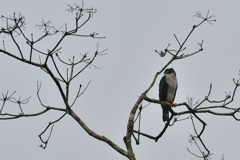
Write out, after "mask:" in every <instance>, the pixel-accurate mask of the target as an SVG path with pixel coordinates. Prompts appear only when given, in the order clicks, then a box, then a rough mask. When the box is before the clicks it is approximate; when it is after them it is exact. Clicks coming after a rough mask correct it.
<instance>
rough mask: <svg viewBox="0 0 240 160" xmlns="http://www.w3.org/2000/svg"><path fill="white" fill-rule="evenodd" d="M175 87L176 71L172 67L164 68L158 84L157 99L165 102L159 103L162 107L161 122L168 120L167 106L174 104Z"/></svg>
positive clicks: (176, 85)
mask: <svg viewBox="0 0 240 160" xmlns="http://www.w3.org/2000/svg"><path fill="white" fill-rule="evenodd" d="M177 87H178V82H177V77H176V72H175V71H174V69H173V68H169V69H166V70H165V71H164V76H163V77H162V79H161V81H160V84H159V99H160V102H165V103H163V104H161V106H162V109H163V122H165V121H169V108H170V107H171V106H172V105H175V106H176V104H175V103H173V101H174V99H175V96H176V92H177Z"/></svg>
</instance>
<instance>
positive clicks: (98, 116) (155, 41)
mask: <svg viewBox="0 0 240 160" xmlns="http://www.w3.org/2000/svg"><path fill="white" fill-rule="evenodd" d="M73 3H76V4H81V1H77V0H75V1H74V0H69V1H59V0H50V1H49V0H41V1H32V0H21V1H17V0H8V1H3V0H1V11H0V15H6V16H10V15H12V14H13V12H16V13H19V12H20V13H21V14H22V15H25V17H26V23H27V26H26V32H27V33H28V35H30V34H31V33H32V32H33V33H35V32H39V30H38V28H35V25H36V24H39V23H40V22H41V19H44V20H46V21H47V20H50V21H51V23H52V24H53V25H55V26H56V27H61V26H63V25H64V24H65V22H67V23H71V22H72V20H74V15H71V14H70V13H68V12H66V11H65V9H66V5H67V4H73ZM85 3H86V6H90V7H93V8H96V9H97V14H94V16H93V18H92V19H91V21H90V22H89V23H88V24H87V25H86V26H85V27H84V28H82V32H81V33H92V32H97V33H99V35H101V36H106V38H105V39H101V40H99V39H82V38H80V39H79V38H76V37H75V38H73V39H70V38H68V39H67V41H66V43H65V46H64V47H65V48H63V50H62V52H61V55H63V57H68V55H75V56H77V55H79V53H85V52H88V51H89V54H90V53H93V52H94V51H95V50H96V45H97V44H99V50H104V49H106V48H107V49H108V50H107V53H108V54H107V55H105V56H101V57H98V58H97V59H96V61H95V63H94V64H95V65H97V66H98V67H100V68H101V69H89V70H87V72H85V73H84V74H83V75H82V76H81V77H80V78H79V83H82V84H83V85H84V86H85V85H86V84H87V82H88V81H89V80H91V84H90V86H89V87H88V89H87V91H86V92H85V93H84V95H83V96H82V97H81V98H80V99H79V101H78V103H77V104H76V105H75V107H74V108H73V109H74V111H76V113H77V114H78V115H79V116H80V117H81V118H82V119H83V121H85V123H86V124H87V125H88V126H89V127H90V128H91V129H93V130H94V131H96V132H97V133H99V134H101V135H104V136H106V137H108V138H110V139H111V140H112V141H114V142H115V143H117V144H118V145H120V146H121V147H123V148H124V149H125V145H124V142H123V137H124V136H125V134H126V125H127V120H128V116H129V114H130V110H131V108H132V106H133V105H134V103H135V101H136V100H137V98H138V96H140V94H141V93H142V92H143V91H144V90H145V89H146V88H147V87H148V86H149V84H150V83H151V81H152V79H153V77H154V74H155V73H156V72H157V71H159V70H160V69H161V68H162V67H163V66H164V65H165V64H166V62H167V61H168V60H169V59H170V58H171V57H170V56H166V57H164V58H161V57H159V56H158V54H156V52H154V51H155V50H156V49H157V50H163V49H165V48H166V46H167V45H168V44H169V43H170V44H171V46H172V47H177V42H176V41H175V39H174V36H173V34H176V35H177V36H178V38H179V40H180V41H182V40H184V38H185V37H186V35H187V34H188V33H189V31H190V30H191V28H192V26H193V25H194V24H197V23H198V22H199V21H200V19H197V18H196V17H194V16H193V15H194V14H195V13H196V12H201V13H203V14H205V13H207V11H208V10H209V12H210V14H213V15H215V16H216V19H217V22H216V23H214V24H213V25H210V24H208V23H205V24H203V25H202V26H201V27H200V28H198V29H197V30H196V31H195V32H194V33H193V35H192V37H191V38H190V39H189V41H188V43H187V51H189V52H192V51H195V50H197V49H198V45H197V43H198V42H201V41H202V40H204V44H203V48H204V51H203V52H201V53H199V54H197V55H195V56H193V57H190V58H188V59H184V60H180V61H175V62H174V63H172V64H171V65H170V67H173V68H174V69H175V71H176V73H177V78H178V83H179V87H178V92H177V95H176V99H175V101H176V103H181V102H184V101H186V99H187V97H188V96H189V97H193V98H194V100H195V101H198V100H201V99H203V98H204V96H205V95H206V94H207V93H208V90H209V85H210V83H212V84H213V88H212V95H211V96H210V97H211V98H212V99H216V100H219V99H222V98H224V97H225V92H227V93H229V91H231V90H233V88H234V84H233V82H232V78H235V79H237V78H239V76H238V74H239V69H240V65H239V59H240V54H239V53H238V52H239V48H238V47H239V43H240V38H239V37H240V31H239V29H240V21H239V17H240V10H239V6H240V2H239V1H237V0H228V1H225V0H211V1H209V0H201V1H200V0H198V1H196V0H183V1H173V0H168V1H164V0H151V1H144V0H138V1H137V0H132V1H128V0H118V1H116V0H115V1H113V0H101V1H99V0H86V1H85ZM0 24H2V21H1V22H0ZM1 41H2V37H1ZM52 41H54V39H53V40H52ZM5 43H6V47H9V48H11V45H8V44H7V42H5ZM49 45H51V43H48V44H46V43H42V44H41V46H42V48H44V49H45V50H47V49H48V48H47V47H46V46H49ZM0 46H1V47H2V44H0ZM186 53H187V52H186ZM0 72H1V83H0V92H6V91H7V90H9V91H10V92H13V91H17V92H16V97H17V98H18V97H19V96H20V95H21V96H22V97H26V98H27V97H29V96H31V99H30V102H29V104H28V105H25V106H24V107H23V110H24V111H26V112H28V113H31V112H34V111H35V112H36V111H39V110H41V106H40V104H39V102H38V101H37V97H36V89H37V85H36V84H37V81H42V84H43V86H42V90H41V95H42V99H43V101H44V103H45V104H46V105H54V106H61V105H62V100H61V99H60V96H59V93H56V87H55V86H54V83H53V82H52V81H51V80H50V78H49V77H48V76H47V75H46V74H45V73H44V72H43V71H41V70H40V69H38V68H34V67H32V66H28V65H26V64H22V63H20V62H17V61H15V60H13V59H11V58H9V57H7V56H5V55H2V54H0ZM161 76H162V75H160V77H161ZM160 77H159V78H158V82H159V80H160ZM158 82H157V83H156V85H155V86H154V88H153V89H152V90H151V91H150V92H149V94H148V96H149V97H154V98H158ZM75 85H76V86H73V89H74V88H75V87H77V83H75ZM75 91H76V90H75ZM72 96H74V94H73V95H72ZM238 97H239V92H238V95H237V96H236V102H235V103H234V105H236V106H239V102H240V101H239V100H237V98H238ZM145 104H147V103H146V102H145ZM181 109H183V107H182V108H180V109H179V110H181ZM18 110H19V108H18V106H17V105H9V106H8V108H6V109H5V110H4V111H3V112H7V111H8V112H13V113H18V112H19V111H18ZM59 116H60V114H59V113H56V112H50V113H47V114H45V115H43V116H39V117H34V118H22V119H18V120H12V121H0V127H1V133H0V141H1V144H0V153H1V159H3V160H16V159H27V160H32V159H34V160H65V159H86V160H94V159H106V160H110V159H111V160H112V159H114V160H122V159H126V158H125V157H123V156H122V155H120V154H119V153H118V152H116V151H115V150H113V149H112V148H111V147H109V146H108V145H106V144H105V143H103V142H99V141H98V140H96V139H94V138H92V137H90V136H89V135H88V134H86V133H85V132H84V131H83V129H82V128H81V127H80V126H79V125H78V124H77V123H76V122H75V121H74V120H73V119H72V118H70V117H68V116H66V117H65V118H64V119H62V120H61V121H60V122H59V123H57V124H56V125H55V127H54V130H53V134H52V137H51V139H50V141H49V144H48V147H47V148H46V150H43V149H41V148H40V147H39V146H38V145H39V144H41V143H40V140H39V138H38V135H39V134H40V133H41V132H42V131H43V130H44V128H45V127H46V126H47V124H48V122H49V121H54V120H56V119H57V118H58V117H59ZM199 116H200V117H201V118H202V119H203V120H204V121H205V122H206V123H207V127H206V129H205V132H204V134H203V136H202V139H203V140H204V141H205V144H206V146H207V147H208V149H209V150H210V151H211V152H212V153H213V155H212V159H214V160H220V159H221V157H222V155H223V154H224V157H226V158H227V159H228V160H235V159H238V158H239V151H238V150H239V147H238V146H239V143H240V140H239V133H240V124H239V122H236V121H234V120H233V118H229V117H216V116H212V115H199ZM163 126H164V123H163V122H162V109H161V107H160V106H159V105H153V104H151V105H150V106H148V107H147V108H146V109H145V110H144V111H143V113H142V131H143V132H146V133H149V134H152V135H157V134H159V132H160V131H161V129H162V127H163ZM193 132H194V131H193V129H192V124H191V121H184V122H179V123H177V124H175V125H174V126H173V127H170V128H169V129H168V130H167V132H166V133H165V135H164V136H163V137H162V138H161V139H159V141H158V142H157V143H156V142H154V141H152V140H149V139H147V138H144V137H141V142H140V145H138V146H137V145H135V144H134V142H133V148H134V151H135V154H136V158H137V159H138V160H146V159H149V160H159V159H169V160H171V159H180V160H193V159H198V158H196V157H194V156H192V155H191V154H190V153H189V152H188V151H187V148H189V149H190V150H192V151H194V152H195V153H197V154H199V152H198V151H197V150H196V148H195V146H191V145H190V144H189V142H188V140H189V135H190V134H191V133H192V134H193Z"/></svg>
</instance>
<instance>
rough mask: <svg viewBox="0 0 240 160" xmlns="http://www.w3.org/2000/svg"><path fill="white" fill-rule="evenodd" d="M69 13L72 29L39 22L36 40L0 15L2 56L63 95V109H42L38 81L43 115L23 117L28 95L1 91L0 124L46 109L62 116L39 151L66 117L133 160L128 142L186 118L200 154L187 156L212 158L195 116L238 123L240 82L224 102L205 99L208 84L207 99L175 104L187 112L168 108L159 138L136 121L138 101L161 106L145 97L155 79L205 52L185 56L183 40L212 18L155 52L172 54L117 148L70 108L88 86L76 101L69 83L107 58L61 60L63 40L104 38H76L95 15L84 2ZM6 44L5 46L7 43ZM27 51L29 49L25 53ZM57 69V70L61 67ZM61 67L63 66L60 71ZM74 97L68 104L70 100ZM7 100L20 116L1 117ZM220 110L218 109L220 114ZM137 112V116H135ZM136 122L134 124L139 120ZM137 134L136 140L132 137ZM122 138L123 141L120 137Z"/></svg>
mask: <svg viewBox="0 0 240 160" xmlns="http://www.w3.org/2000/svg"><path fill="white" fill-rule="evenodd" d="M67 10H68V11H69V12H73V13H75V22H74V23H75V27H74V28H70V29H69V27H68V25H67V24H65V25H64V26H63V27H60V28H56V27H55V26H51V23H50V22H49V21H47V22H46V21H44V20H42V23H41V24H40V25H37V27H38V28H39V29H40V30H42V35H40V36H38V37H37V38H35V37H36V36H35V35H34V34H31V36H30V37H28V36H27V35H26V33H25V29H24V28H25V27H26V22H25V17H24V16H23V15H21V14H16V13H14V14H13V16H11V17H6V16H1V19H2V20H3V21H4V22H5V26H1V29H0V35H2V37H3V41H2V47H1V48H0V52H1V53H2V54H4V55H7V56H9V57H11V58H12V59H14V60H17V61H20V62H23V63H27V64H29V65H31V66H32V67H36V68H39V69H40V70H42V71H44V72H45V73H46V74H47V75H48V76H49V77H50V78H51V80H52V81H53V82H54V84H55V85H56V87H57V89H58V92H59V93H60V95H61V99H62V101H63V102H64V108H63V107H54V106H49V105H46V104H45V103H44V102H43V100H42V98H41V94H40V93H41V86H42V82H38V83H37V93H36V95H37V97H38V100H39V102H40V104H41V106H42V111H39V112H36V113H31V114H26V113H24V109H23V108H22V105H25V104H27V103H28V102H29V100H30V97H28V98H23V99H22V98H21V97H19V98H16V97H15V92H16V91H14V92H12V93H10V92H9V91H7V92H5V93H2V97H1V98H0V100H1V101H2V105H1V109H0V120H11V119H18V118H22V117H36V116H39V115H42V114H45V113H47V112H49V111H56V112H61V113H62V115H61V116H60V117H59V118H57V119H56V120H55V121H52V122H49V124H48V125H47V126H46V128H45V129H44V130H43V131H42V132H41V133H40V134H39V138H40V140H41V142H42V144H41V145H40V146H41V147H42V148H43V149H45V148H46V147H47V145H48V142H49V139H50V138H51V134H52V130H53V127H54V124H55V123H57V122H59V121H61V120H62V119H63V117H65V116H70V117H72V118H73V119H74V120H75V121H76V122H77V123H78V124H79V125H80V126H81V127H82V128H83V130H84V131H85V132H86V133H88V134H89V135H90V136H92V137H94V138H96V139H97V140H99V141H103V142H105V143H107V144H108V145H109V146H110V147H112V148H113V149H114V150H116V151H117V152H119V153H120V154H121V155H123V156H125V157H126V158H128V159H130V160H135V159H136V157H135V154H134V149H133V147H132V138H134V139H135V140H136V143H137V144H139V137H140V136H145V137H147V138H149V139H152V140H155V141H156V142H157V141H158V139H159V138H161V137H162V136H163V134H164V133H166V132H165V131H166V130H167V129H168V127H169V126H173V125H174V124H175V123H177V122H178V121H181V120H190V121H192V124H193V130H194V131H195V135H191V136H190V141H191V142H192V143H194V144H196V145H197V146H198V148H199V150H200V153H201V154H200V155H197V154H196V153H193V152H191V151H190V149H189V150H188V151H189V152H190V153H191V154H193V155H194V156H197V157H200V158H203V159H207V158H209V156H210V155H211V152H210V150H209V149H208V148H207V146H206V145H205V143H204V140H203V139H202V137H201V136H202V134H203V133H204V131H205V126H206V125H207V123H206V122H205V121H204V120H202V119H201V118H200V117H199V114H201V113H202V114H203V113H210V114H212V115H219V116H232V117H233V118H234V119H236V120H237V121H238V120H239V119H238V118H237V117H236V113H238V112H239V110H240V108H239V107H232V106H230V105H231V103H232V102H233V101H234V97H235V94H236V90H237V89H238V86H239V85H240V82H239V80H233V82H234V84H235V88H234V89H233V92H232V94H226V98H224V99H222V100H211V99H209V96H210V94H211V90H212V85H210V88H209V91H208V93H207V94H206V96H205V98H204V99H202V100H201V101H200V102H199V103H194V102H193V101H192V99H191V98H189V100H188V102H182V103H179V104H177V106H185V108H186V109H185V110H184V111H181V112H175V111H174V109H170V112H171V116H170V120H169V121H168V122H166V124H165V126H164V128H163V130H162V131H161V132H160V133H159V135H157V136H152V135H149V134H147V133H143V132H141V131H140V122H141V112H142V111H143V109H144V108H145V107H146V106H142V103H143V102H144V101H147V102H149V103H150V104H151V103H157V104H161V103H164V102H160V101H159V100H158V99H152V98H149V97H148V96H147V93H148V92H149V91H150V90H151V89H152V87H153V86H154V84H155V83H156V79H157V77H158V76H159V75H160V74H161V73H162V72H163V71H164V69H166V68H167V67H168V66H169V65H170V64H171V63H173V62H174V61H175V60H183V59H185V58H189V57H191V56H193V55H195V54H197V53H199V52H201V51H202V50H203V40H202V41H201V42H200V43H198V45H199V48H198V49H197V50H196V51H195V52H193V53H188V54H185V53H184V52H187V48H186V42H187V41H188V40H189V37H190V36H192V33H193V32H194V31H195V30H196V29H197V28H199V27H200V26H201V25H202V24H203V23H209V24H212V23H213V22H215V19H214V16H210V15H209V13H207V15H206V16H202V14H200V13H197V14H196V17H197V18H200V20H201V21H200V23H199V24H197V25H193V27H192V29H191V30H190V32H189V33H188V34H187V36H186V38H185V39H184V41H183V42H181V41H180V40H179V39H178V37H177V36H176V35H175V34H174V37H175V39H176V42H177V43H178V45H179V47H178V48H177V49H170V47H171V46H170V44H169V45H168V46H167V48H166V49H165V50H164V51H161V52H159V51H156V52H157V53H158V54H159V55H160V56H161V57H164V56H165V55H166V54H169V55H170V56H171V59H170V60H169V62H168V63H167V64H166V65H165V66H163V67H162V69H161V70H160V71H159V72H157V73H156V74H155V76H154V77H153V81H152V83H151V84H150V85H149V87H148V88H147V89H146V90H145V91H144V92H143V93H142V94H141V95H140V96H139V98H138V99H137V100H136V103H135V105H134V106H133V107H132V110H131V112H130V115H129V119H128V124H127V133H126V135H125V136H124V138H123V139H124V143H125V146H126V148H121V147H120V146H119V145H117V144H116V143H114V142H113V141H111V140H110V139H109V138H107V137H105V136H102V135H100V134H98V133H96V132H94V130H92V129H90V128H89V127H88V126H87V125H86V124H85V123H84V122H83V120H82V119H81V117H79V116H78V115H77V114H76V113H75V112H74V110H73V109H72V107H73V106H74V105H75V104H76V101H77V100H78V98H79V97H80V96H81V95H82V94H83V93H84V92H85V90H86V89H87V87H88V86H89V84H90V81H89V83H88V84H87V85H86V86H85V87H83V86H82V85H81V84H79V88H78V91H77V93H76V95H75V97H70V92H71V89H70V85H71V84H72V83H73V82H74V81H75V80H76V79H77V77H79V76H80V75H81V74H82V73H83V72H84V71H85V70H86V69H87V68H88V67H97V66H95V65H94V64H93V62H94V61H95V59H96V58H97V57H98V56H102V55H105V54H106V50H101V51H99V48H98V47H97V48H96V51H95V53H93V54H92V56H89V55H88V54H83V55H82V57H75V56H73V57H72V58H70V59H69V61H65V60H64V59H63V58H61V56H60V54H59V53H60V51H61V50H62V43H63V41H64V40H65V39H66V37H80V38H98V39H103V38H105V37H103V36H99V35H98V33H95V32H92V33H90V34H80V30H81V28H82V27H83V26H85V25H86V24H87V22H88V21H89V20H90V18H91V17H92V16H93V14H94V13H95V12H96V10H95V9H93V8H85V7H84V4H82V5H76V4H75V5H68V9H67ZM53 36H55V37H60V38H59V39H58V40H57V41H55V42H52V47H51V48H38V44H39V43H40V42H44V41H45V40H47V39H48V38H49V37H53ZM5 41H6V42H5ZM22 41H25V42H26V43H24V44H23V43H21V42H22ZM10 42H11V43H13V44H14V47H15V50H14V51H12V48H8V47H6V46H5V43H10ZM25 48H28V50H27V51H26V50H25ZM60 65H61V67H59V66H60ZM62 66H64V67H62ZM63 68H64V69H63ZM70 99H72V101H71V100H70ZM8 102H11V103H10V104H17V105H18V106H19V109H20V111H21V113H19V114H13V113H5V112H4V108H5V107H7V106H6V104H7V103H8ZM219 109H221V111H219ZM137 111H138V114H137ZM184 115H185V118H183V119H181V117H182V116H184ZM137 120H138V121H137ZM196 120H197V121H199V122H200V123H201V124H202V128H200V129H198V128H197V127H196V126H195V121H196ZM136 122H139V126H138V130H135V129H134V124H135V123H136ZM47 131H48V136H47V138H45V139H44V138H43V135H44V134H47ZM136 135H138V137H136ZM120 138H122V137H120Z"/></svg>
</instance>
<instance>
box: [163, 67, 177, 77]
mask: <svg viewBox="0 0 240 160" xmlns="http://www.w3.org/2000/svg"><path fill="white" fill-rule="evenodd" d="M171 73H173V74H174V75H175V76H176V72H175V71H174V69H173V68H168V69H166V70H165V71H164V74H171Z"/></svg>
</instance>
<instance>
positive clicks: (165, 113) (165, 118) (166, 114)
mask: <svg viewBox="0 0 240 160" xmlns="http://www.w3.org/2000/svg"><path fill="white" fill-rule="evenodd" d="M162 109H163V122H165V121H168V120H169V111H168V106H167V105H162Z"/></svg>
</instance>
